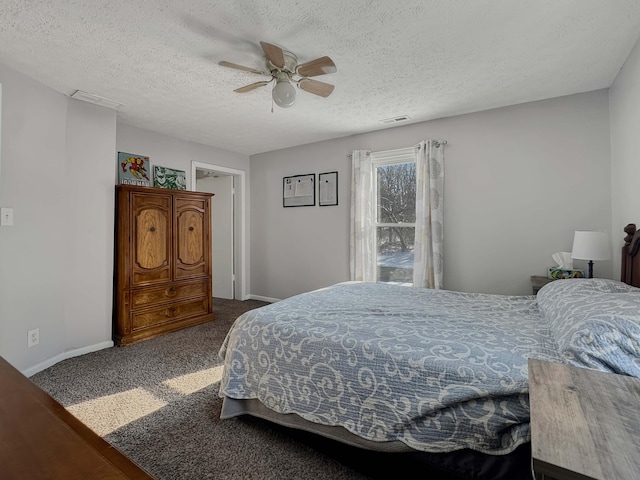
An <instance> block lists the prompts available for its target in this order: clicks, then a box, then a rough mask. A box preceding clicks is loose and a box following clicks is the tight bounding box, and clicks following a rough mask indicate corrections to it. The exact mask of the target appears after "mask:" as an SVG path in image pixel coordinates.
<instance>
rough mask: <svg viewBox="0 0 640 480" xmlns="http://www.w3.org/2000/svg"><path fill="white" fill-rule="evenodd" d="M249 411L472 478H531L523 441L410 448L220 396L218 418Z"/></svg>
mask: <svg viewBox="0 0 640 480" xmlns="http://www.w3.org/2000/svg"><path fill="white" fill-rule="evenodd" d="M242 415H251V416H253V417H258V418H262V419H263V420H267V421H269V422H273V423H276V424H278V425H282V426H284V427H288V428H295V429H298V430H304V431H307V432H310V433H313V434H317V435H321V436H323V437H326V438H329V439H331V440H335V441H337V442H340V443H343V444H346V445H350V446H353V447H357V448H362V449H366V450H372V451H376V452H384V453H397V454H406V455H410V456H411V457H412V458H413V459H414V460H417V461H419V462H421V463H424V464H425V465H429V466H433V467H436V468H439V469H441V470H444V471H447V472H450V473H453V474H455V475H459V476H462V477H463V478H465V479H473V480H520V479H522V480H531V478H532V476H531V475H532V474H531V444H530V443H525V444H524V445H521V446H520V447H518V448H516V450H514V451H513V452H511V453H509V454H506V455H488V454H486V453H482V452H477V451H474V450H470V449H463V450H457V451H454V452H448V453H429V452H421V451H417V450H414V449H412V448H410V447H408V446H407V445H405V444H404V443H402V442H399V441H390V442H374V441H371V440H367V439H364V438H361V437H359V436H357V435H354V434H353V433H351V432H349V431H348V430H346V429H344V428H342V427H340V426H330V425H321V424H315V423H312V422H309V421H308V420H305V419H304V418H302V417H300V416H299V415H296V414H295V413H288V414H279V413H276V412H274V411H273V410H270V409H268V408H267V407H265V406H264V405H263V404H262V403H261V402H260V401H259V400H255V399H249V400H236V399H233V398H229V397H224V398H223V401H222V412H221V413H220V418H221V419H228V418H234V417H239V416H242Z"/></svg>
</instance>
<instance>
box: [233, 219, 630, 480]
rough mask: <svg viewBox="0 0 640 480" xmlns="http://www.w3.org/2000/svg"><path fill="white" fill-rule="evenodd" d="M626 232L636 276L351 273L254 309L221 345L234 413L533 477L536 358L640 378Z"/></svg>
mask: <svg viewBox="0 0 640 480" xmlns="http://www.w3.org/2000/svg"><path fill="white" fill-rule="evenodd" d="M625 232H626V233H627V237H626V238H625V245H624V247H623V249H622V268H621V275H622V276H621V280H622V281H614V280H607V279H571V280H560V281H556V282H551V283H549V284H547V285H545V286H544V287H543V288H542V289H541V290H540V291H539V292H538V295H537V297H534V296H505V295H489V294H477V293H461V292H453V291H445V290H428V289H415V288H407V287H403V286H397V285H390V284H382V283H367V282H345V283H340V284H337V285H333V286H331V287H328V288H325V289H320V290H316V291H313V292H309V293H305V294H301V295H297V296H294V297H291V298H288V299H286V300H283V301H280V302H276V303H273V304H271V305H268V306H265V307H262V308H259V309H256V310H251V311H249V312H247V313H245V314H244V315H242V316H241V317H239V318H238V319H237V320H236V321H235V323H234V325H233V326H232V328H231V329H230V331H229V333H228V334H227V337H226V339H225V341H224V343H223V345H222V347H221V349H220V356H221V358H223V359H224V373H223V378H222V380H221V384H220V395H221V396H222V397H223V399H224V400H223V409H222V413H221V418H232V417H236V416H239V415H245V414H249V415H253V416H257V417H261V418H264V419H267V420H269V421H272V422H276V423H279V424H282V425H285V426H288V427H294V428H299V429H304V430H308V431H311V432H314V433H317V434H320V435H323V436H325V437H328V438H331V439H333V440H337V441H339V442H343V443H346V444H348V445H352V446H356V447H360V448H365V449H370V450H375V451H381V452H414V453H415V452H419V453H420V454H421V455H423V456H424V458H425V459H426V461H427V463H431V464H434V465H437V466H439V467H441V468H443V469H445V470H448V471H452V472H453V473H456V474H458V475H461V476H462V477H463V478H477V479H480V478H487V479H498V478H511V479H514V478H527V477H529V478H530V471H529V465H528V463H529V453H528V451H527V448H529V441H530V431H529V402H528V379H527V362H528V359H529V358H536V359H542V360H549V361H554V362H562V363H568V364H573V365H577V366H581V367H585V368H593V369H598V370H602V371H607V372H613V373H617V374H624V375H632V376H637V377H640V288H636V287H638V286H640V255H638V250H639V249H640V232H636V230H635V226H634V225H631V224H630V225H629V226H627V227H626V229H625Z"/></svg>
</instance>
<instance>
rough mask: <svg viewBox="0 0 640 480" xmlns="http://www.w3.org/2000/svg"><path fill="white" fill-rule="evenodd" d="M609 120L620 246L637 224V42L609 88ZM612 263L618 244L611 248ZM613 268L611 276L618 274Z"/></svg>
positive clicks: (615, 229) (639, 67)
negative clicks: (627, 229)
mask: <svg viewBox="0 0 640 480" xmlns="http://www.w3.org/2000/svg"><path fill="white" fill-rule="evenodd" d="M609 108H610V123H611V168H612V178H611V191H612V195H611V197H612V212H613V214H612V227H611V228H612V232H613V235H612V241H613V245H616V246H621V245H622V242H620V239H621V237H620V234H621V232H622V231H623V230H622V229H623V228H624V227H625V225H627V224H628V223H635V224H636V226H638V227H639V228H640V194H638V181H639V180H640V42H639V43H638V44H636V46H635V48H634V49H633V50H632V51H631V54H630V55H629V57H628V58H627V61H626V62H625V64H624V66H623V67H622V70H621V71H620V73H619V74H618V77H617V78H616V80H615V82H614V83H613V85H612V86H611V88H610V90H609ZM613 262H614V265H619V264H620V248H614V257H613ZM619 275H620V272H619V271H618V269H617V268H616V270H615V272H614V278H619Z"/></svg>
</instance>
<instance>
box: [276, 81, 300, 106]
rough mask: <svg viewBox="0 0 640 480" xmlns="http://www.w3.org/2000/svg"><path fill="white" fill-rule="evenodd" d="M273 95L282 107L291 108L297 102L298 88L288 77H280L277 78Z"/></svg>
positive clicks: (277, 103)
mask: <svg viewBox="0 0 640 480" xmlns="http://www.w3.org/2000/svg"><path fill="white" fill-rule="evenodd" d="M271 96H272V98H273V101H274V102H275V104H276V105H278V106H279V107H280V108H289V107H290V106H292V105H293V104H294V103H295V102H296V89H295V87H294V86H293V85H291V82H290V81H289V80H288V79H281V78H279V79H278V80H276V85H275V86H274V87H273V90H272V92H271Z"/></svg>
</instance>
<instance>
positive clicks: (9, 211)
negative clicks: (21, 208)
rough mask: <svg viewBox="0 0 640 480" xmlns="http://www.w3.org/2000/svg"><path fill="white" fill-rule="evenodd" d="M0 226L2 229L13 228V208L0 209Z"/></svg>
mask: <svg viewBox="0 0 640 480" xmlns="http://www.w3.org/2000/svg"><path fill="white" fill-rule="evenodd" d="M0 225H2V226H3V227H12V226H13V208H0Z"/></svg>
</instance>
